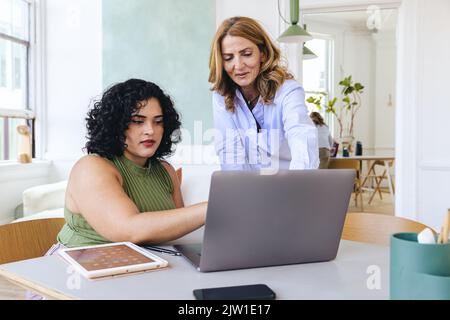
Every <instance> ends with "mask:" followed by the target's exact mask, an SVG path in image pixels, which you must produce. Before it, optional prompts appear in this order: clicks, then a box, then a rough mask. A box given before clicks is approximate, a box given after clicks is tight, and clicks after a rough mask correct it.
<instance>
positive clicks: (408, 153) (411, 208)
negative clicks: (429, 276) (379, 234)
mask: <svg viewBox="0 0 450 320" xmlns="http://www.w3.org/2000/svg"><path fill="white" fill-rule="evenodd" d="M449 16H450V1H448V0H433V1H424V0H408V1H403V4H402V7H401V10H400V17H399V18H400V20H399V32H398V39H399V43H398V45H399V48H398V50H399V52H398V67H397V71H398V77H399V78H398V87H397V94H398V95H397V96H398V99H397V108H396V111H397V113H396V129H397V130H396V139H397V141H396V142H397V144H396V147H397V150H396V159H397V162H396V167H397V172H396V175H397V195H396V200H397V201H396V213H397V215H401V216H405V217H409V218H413V219H417V220H419V221H422V222H424V223H426V224H429V225H431V226H432V227H435V228H438V227H439V226H440V225H441V224H442V220H443V216H444V214H445V213H446V212H447V208H450V197H449V195H450V148H449V147H450V143H449V139H448V136H449V134H448V126H449V125H448V122H449V119H450V107H449V104H448V75H449V74H450V60H449V59H448V58H449V57H450V20H449V19H448V17H449Z"/></svg>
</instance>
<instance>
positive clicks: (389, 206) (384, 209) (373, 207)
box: [348, 190, 395, 216]
mask: <svg viewBox="0 0 450 320" xmlns="http://www.w3.org/2000/svg"><path fill="white" fill-rule="evenodd" d="M371 196H372V193H371V192H370V191H364V192H363V201H364V210H363V211H364V212H370V213H382V214H387V215H392V216H393V215H394V214H395V210H394V209H395V208H394V204H393V203H392V199H391V195H390V194H389V192H388V191H387V190H385V191H384V192H382V197H383V199H380V197H379V195H378V194H376V195H375V197H374V198H373V200H372V202H371V204H368V202H369V199H370V197H371ZM348 212H361V206H360V205H359V197H358V206H357V207H356V206H355V195H354V194H352V198H351V200H350V206H349V207H348Z"/></svg>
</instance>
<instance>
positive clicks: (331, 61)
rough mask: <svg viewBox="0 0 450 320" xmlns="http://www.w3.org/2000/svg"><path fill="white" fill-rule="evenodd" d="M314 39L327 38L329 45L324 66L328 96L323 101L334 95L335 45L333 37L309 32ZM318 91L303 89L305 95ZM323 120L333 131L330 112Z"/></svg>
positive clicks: (333, 122) (333, 125) (332, 119)
mask: <svg viewBox="0 0 450 320" xmlns="http://www.w3.org/2000/svg"><path fill="white" fill-rule="evenodd" d="M309 33H310V34H311V35H312V36H313V38H314V39H321V40H328V41H330V42H329V45H328V48H327V54H328V59H327V67H326V72H327V75H326V80H325V81H326V84H325V87H326V89H327V90H326V92H327V94H328V96H326V97H325V101H324V103H326V102H328V98H329V97H334V96H335V90H334V81H335V70H334V69H335V54H334V50H335V45H334V41H335V38H334V37H333V36H331V35H327V34H320V33H312V32H309ZM305 45H306V46H308V42H306V43H305ZM317 93H318V92H315V91H306V90H305V95H308V94H317ZM325 120H326V122H327V123H328V126H329V128H330V131H331V132H334V127H335V121H334V117H333V115H332V114H330V113H327V114H325Z"/></svg>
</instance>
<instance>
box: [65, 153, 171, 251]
mask: <svg viewBox="0 0 450 320" xmlns="http://www.w3.org/2000/svg"><path fill="white" fill-rule="evenodd" d="M111 162H112V163H113V165H114V166H116V167H117V169H118V170H119V172H120V175H121V176H122V178H123V185H122V187H123V189H124V191H125V193H126V194H127V195H128V196H129V197H130V199H131V200H132V201H133V202H134V203H135V204H136V206H137V207H138V209H139V212H149V211H161V210H170V209H175V203H174V202H173V198H172V194H173V184H172V179H171V178H170V175H169V173H168V172H167V171H166V169H165V168H164V166H163V165H162V164H161V162H159V161H152V162H151V164H150V165H149V167H148V168H144V167H140V166H138V165H136V164H135V163H134V162H132V161H131V160H128V159H127V158H126V157H125V156H121V157H115V158H114V159H113V160H112V161H111ZM64 218H65V220H66V223H65V225H64V226H63V228H62V229H61V231H60V232H59V234H58V238H57V239H58V242H59V243H61V244H63V245H65V246H66V247H80V246H90V245H96V244H104V243H109V242H111V241H109V240H107V239H105V238H104V237H102V236H101V235H99V234H98V233H97V232H96V231H95V230H94V229H93V228H92V227H91V226H90V225H89V223H88V222H87V221H86V220H85V219H84V217H83V216H82V215H81V214H78V213H73V212H71V211H70V210H68V209H67V208H64Z"/></svg>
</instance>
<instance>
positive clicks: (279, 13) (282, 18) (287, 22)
mask: <svg viewBox="0 0 450 320" xmlns="http://www.w3.org/2000/svg"><path fill="white" fill-rule="evenodd" d="M277 2H278V15H279V16H280V18H281V20H283V21H284V23H286V24H291V23H290V22H289V21H287V20H286V19H285V18H284V17H283V16H282V15H281V10H280V0H278V1H277Z"/></svg>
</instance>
